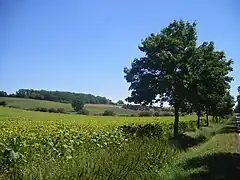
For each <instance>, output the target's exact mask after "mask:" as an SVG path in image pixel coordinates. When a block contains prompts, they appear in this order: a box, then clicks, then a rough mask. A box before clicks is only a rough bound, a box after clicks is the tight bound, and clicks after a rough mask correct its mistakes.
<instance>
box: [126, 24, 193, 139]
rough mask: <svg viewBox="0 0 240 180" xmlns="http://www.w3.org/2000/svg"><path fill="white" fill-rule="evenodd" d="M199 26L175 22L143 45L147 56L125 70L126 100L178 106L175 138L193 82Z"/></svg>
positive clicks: (148, 38)
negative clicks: (191, 82)
mask: <svg viewBox="0 0 240 180" xmlns="http://www.w3.org/2000/svg"><path fill="white" fill-rule="evenodd" d="M196 40H197V36H196V23H195V22H194V23H190V22H185V21H182V20H180V21H173V22H172V23H170V24H169V26H168V27H166V28H164V29H163V30H162V31H161V32H160V33H158V34H151V35H150V36H149V37H147V38H146V39H145V40H144V41H142V43H141V45H140V46H139V50H140V51H142V52H143V53H144V54H145V56H144V57H140V58H136V59H134V61H133V62H132V65H131V68H124V72H125V74H126V75H125V78H126V80H127V82H129V83H130V87H129V90H131V96H130V97H128V98H127V99H126V100H127V101H129V102H134V103H142V104H152V103H155V102H161V103H162V102H164V101H167V102H168V103H169V104H170V105H172V106H173V107H174V117H175V118H174V136H177V135H178V124H179V109H180V108H181V107H182V106H183V105H184V101H185V99H186V96H187V93H188V84H189V83H190V80H191V75H192V74H191V71H190V69H189V64H190V63H191V62H192V60H193V59H192V58H193V57H194V54H195V52H196Z"/></svg>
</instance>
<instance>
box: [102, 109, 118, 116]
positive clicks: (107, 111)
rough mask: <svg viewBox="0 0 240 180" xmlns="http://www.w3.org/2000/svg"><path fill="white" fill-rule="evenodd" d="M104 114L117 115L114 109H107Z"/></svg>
mask: <svg viewBox="0 0 240 180" xmlns="http://www.w3.org/2000/svg"><path fill="white" fill-rule="evenodd" d="M102 115H103V116H115V115H116V113H115V112H114V111H112V110H108V109H107V110H105V111H104V112H103V114H102Z"/></svg>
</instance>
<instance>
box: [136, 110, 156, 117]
mask: <svg viewBox="0 0 240 180" xmlns="http://www.w3.org/2000/svg"><path fill="white" fill-rule="evenodd" d="M138 116H140V117H144V116H145V117H148V116H149V117H151V116H153V112H152V111H140V112H139V113H138Z"/></svg>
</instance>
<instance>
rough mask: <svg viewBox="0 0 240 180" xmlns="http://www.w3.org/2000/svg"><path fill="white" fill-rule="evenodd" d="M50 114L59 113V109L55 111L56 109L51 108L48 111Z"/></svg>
mask: <svg viewBox="0 0 240 180" xmlns="http://www.w3.org/2000/svg"><path fill="white" fill-rule="evenodd" d="M48 112H50V113H57V109H55V108H50V109H48Z"/></svg>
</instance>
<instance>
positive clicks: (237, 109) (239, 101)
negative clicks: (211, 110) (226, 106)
mask: <svg viewBox="0 0 240 180" xmlns="http://www.w3.org/2000/svg"><path fill="white" fill-rule="evenodd" d="M238 94H239V95H238V96H237V106H236V107H235V110H234V111H235V112H236V113H240V86H239V87H238Z"/></svg>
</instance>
